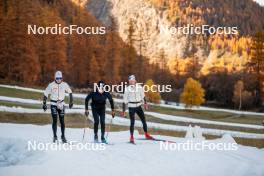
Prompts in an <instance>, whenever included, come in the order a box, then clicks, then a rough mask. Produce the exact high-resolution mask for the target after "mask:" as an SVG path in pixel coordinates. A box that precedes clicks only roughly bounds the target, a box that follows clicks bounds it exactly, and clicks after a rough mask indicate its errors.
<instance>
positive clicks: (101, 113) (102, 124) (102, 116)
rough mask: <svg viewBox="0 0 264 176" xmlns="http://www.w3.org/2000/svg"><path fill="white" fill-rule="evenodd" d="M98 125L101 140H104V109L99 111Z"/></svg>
mask: <svg viewBox="0 0 264 176" xmlns="http://www.w3.org/2000/svg"><path fill="white" fill-rule="evenodd" d="M99 115H100V124H101V139H102V140H103V139H104V134H105V109H100V112H99Z"/></svg>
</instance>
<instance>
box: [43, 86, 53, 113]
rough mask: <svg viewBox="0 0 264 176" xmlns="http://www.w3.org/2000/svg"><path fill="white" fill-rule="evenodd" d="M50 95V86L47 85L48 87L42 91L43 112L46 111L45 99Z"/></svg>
mask: <svg viewBox="0 0 264 176" xmlns="http://www.w3.org/2000/svg"><path fill="white" fill-rule="evenodd" d="M50 93H51V86H50V84H49V85H48V87H47V88H46V89H45V91H44V96H43V106H42V108H43V110H44V111H46V110H47V99H48V96H49V94H50Z"/></svg>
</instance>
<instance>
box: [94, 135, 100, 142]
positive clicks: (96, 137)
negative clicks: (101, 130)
mask: <svg viewBox="0 0 264 176" xmlns="http://www.w3.org/2000/svg"><path fill="white" fill-rule="evenodd" d="M94 142H95V143H98V142H99V141H98V135H97V134H95V135H94Z"/></svg>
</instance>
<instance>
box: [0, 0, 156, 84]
mask: <svg viewBox="0 0 264 176" xmlns="http://www.w3.org/2000/svg"><path fill="white" fill-rule="evenodd" d="M0 9H1V11H0V48H1V50H0V62H1V65H0V79H1V80H2V82H6V81H7V82H18V83H21V84H24V85H44V84H46V83H47V82H49V81H51V80H53V75H54V72H55V70H62V71H63V73H65V79H66V80H67V81H68V82H70V83H71V84H72V85H73V86H75V87H87V86H88V85H90V84H92V83H94V82H97V81H98V80H100V79H105V80H106V81H107V82H108V83H117V82H120V81H121V80H123V81H125V80H127V75H128V74H132V72H133V74H137V75H138V76H139V80H142V81H144V80H145V79H147V78H148V77H152V76H153V74H159V73H158V72H155V73H154V70H155V69H153V68H157V67H156V66H154V65H149V64H148V62H147V59H142V58H140V57H138V56H137V54H136V52H135V50H134V48H133V47H132V46H129V45H128V44H125V43H124V42H123V41H122V39H120V37H119V36H118V34H117V33H116V32H115V22H114V19H113V20H112V24H111V26H110V27H108V28H107V32H106V35H87V34H82V35H79V34H72V35H52V34H47V35H46V34H45V35H39V34H37V35H33V34H30V35H29V34H28V33H27V32H28V31H27V30H28V28H27V25H28V24H32V25H34V24H35V25H37V26H43V27H46V26H54V25H55V24H61V25H62V26H68V25H70V24H75V25H78V26H83V27H87V26H102V24H100V23H99V22H98V21H97V20H96V19H95V18H94V17H93V16H91V15H90V14H89V13H88V12H87V11H86V10H84V9H83V8H82V7H79V6H77V5H75V4H74V3H72V2H71V1H68V0H54V1H52V0H47V1H46V0H36V1H31V0H25V1H20V0H4V1H1V2H0ZM129 57H130V58H132V59H127V58H129ZM139 64H140V67H139V66H138V65H139ZM135 68H137V69H135ZM132 70H133V71H132ZM156 70H157V69H156ZM143 71H144V72H143Z"/></svg>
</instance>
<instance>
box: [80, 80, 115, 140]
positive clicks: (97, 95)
mask: <svg viewBox="0 0 264 176" xmlns="http://www.w3.org/2000/svg"><path fill="white" fill-rule="evenodd" d="M104 86H105V83H104V81H99V82H98V83H97V89H96V91H95V92H91V93H90V94H89V95H87V97H86V99H85V115H86V116H88V115H89V111H88V105H89V100H90V99H92V103H91V107H92V113H93V118H94V141H95V142H98V134H97V133H98V125H99V121H100V124H101V141H102V142H103V143H107V142H106V139H105V137H104V134H105V104H106V99H108V100H109V102H110V104H111V109H112V117H113V118H114V116H115V111H114V101H113V98H112V96H111V94H110V93H109V92H105V91H104Z"/></svg>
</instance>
